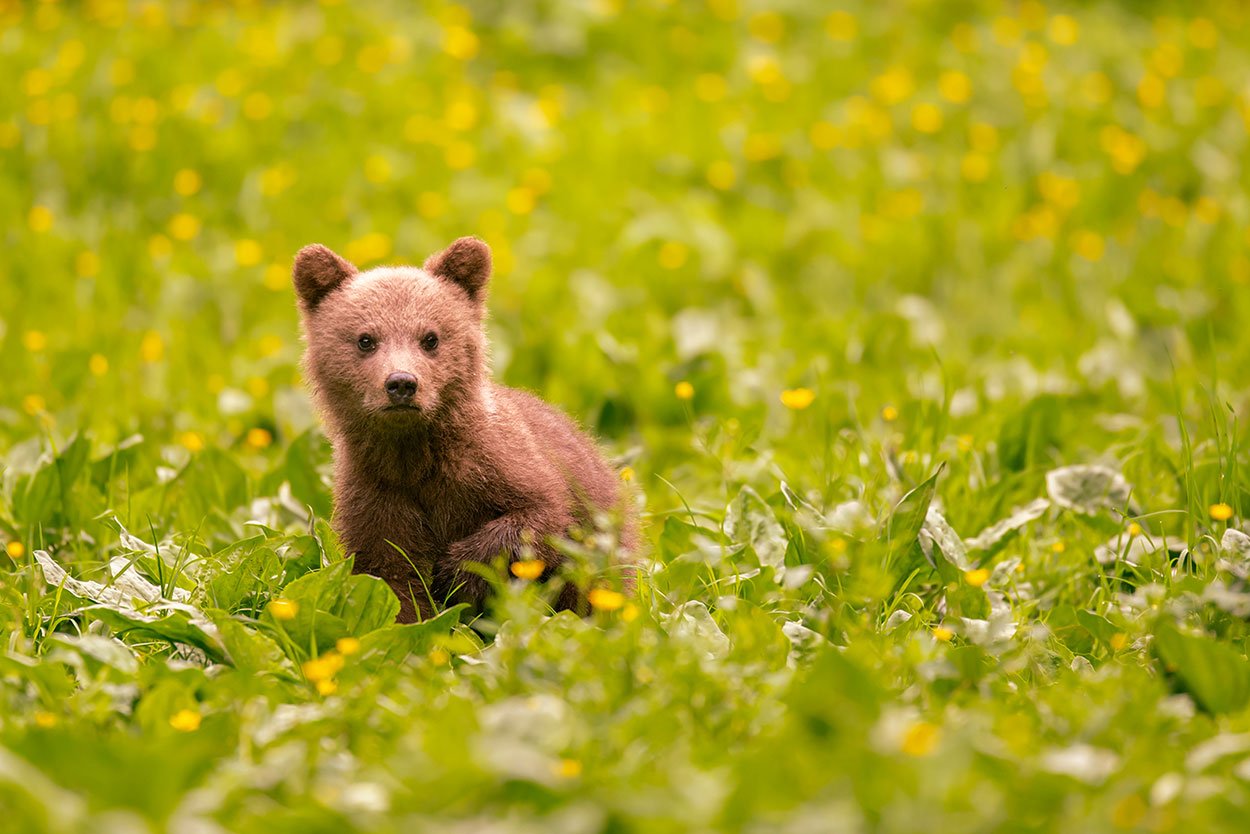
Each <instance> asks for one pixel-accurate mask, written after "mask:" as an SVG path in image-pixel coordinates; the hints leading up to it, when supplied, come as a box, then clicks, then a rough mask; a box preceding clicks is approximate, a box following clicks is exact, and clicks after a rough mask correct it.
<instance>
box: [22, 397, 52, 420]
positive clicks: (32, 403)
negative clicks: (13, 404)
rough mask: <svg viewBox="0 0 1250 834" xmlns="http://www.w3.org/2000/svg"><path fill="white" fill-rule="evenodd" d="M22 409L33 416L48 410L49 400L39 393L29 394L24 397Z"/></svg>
mask: <svg viewBox="0 0 1250 834" xmlns="http://www.w3.org/2000/svg"><path fill="white" fill-rule="evenodd" d="M22 410H23V411H25V412H26V413H27V414H29V415H31V416H32V417H33V416H35V415H36V414H41V413H43V412H45V411H47V410H48V402H47V400H45V399H44V398H43V397H42V396H40V395H39V394H27V395H26V396H25V397H22Z"/></svg>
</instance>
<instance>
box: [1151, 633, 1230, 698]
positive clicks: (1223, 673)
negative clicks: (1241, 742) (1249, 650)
mask: <svg viewBox="0 0 1250 834" xmlns="http://www.w3.org/2000/svg"><path fill="white" fill-rule="evenodd" d="M1155 651H1156V652H1157V653H1158V655H1159V658H1160V659H1161V660H1162V661H1163V662H1164V663H1165V664H1166V665H1167V669H1168V671H1170V672H1173V673H1175V675H1176V677H1177V679H1178V680H1179V681H1180V683H1181V686H1182V687H1183V688H1184V690H1185V691H1186V692H1188V693H1189V694H1190V695H1192V696H1193V698H1194V700H1195V701H1197V702H1198V705H1199V706H1201V707H1202V708H1203V709H1205V710H1207V711H1208V712H1212V713H1217V714H1218V713H1226V712H1236V711H1237V710H1240V709H1242V708H1244V707H1245V706H1246V704H1247V703H1250V661H1247V660H1246V658H1245V657H1243V656H1242V655H1241V653H1239V652H1238V651H1236V650H1235V649H1233V648H1232V647H1231V646H1229V645H1227V644H1226V643H1221V642H1219V641H1218V640H1216V639H1215V638H1213V637H1207V636H1205V635H1203V636H1194V635H1189V634H1184V633H1182V632H1180V631H1179V630H1177V628H1176V627H1175V626H1173V625H1171V624H1169V623H1163V624H1161V625H1160V626H1159V627H1158V628H1157V629H1156V630H1155Z"/></svg>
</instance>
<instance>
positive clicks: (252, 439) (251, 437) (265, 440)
mask: <svg viewBox="0 0 1250 834" xmlns="http://www.w3.org/2000/svg"><path fill="white" fill-rule="evenodd" d="M271 443H273V435H272V434H270V432H269V430H268V429H262V428H259V427H257V428H254V429H248V432H247V445H248V446H251V447H252V448H253V449H266V448H268V447H269V445H270V444H271Z"/></svg>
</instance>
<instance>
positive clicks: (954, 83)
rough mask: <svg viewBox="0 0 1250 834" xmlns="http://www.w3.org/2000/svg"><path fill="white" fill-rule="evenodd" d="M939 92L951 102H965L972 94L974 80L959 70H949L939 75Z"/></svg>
mask: <svg viewBox="0 0 1250 834" xmlns="http://www.w3.org/2000/svg"><path fill="white" fill-rule="evenodd" d="M938 93H940V94H941V96H942V98H944V99H946V100H947V101H949V102H950V103H951V104H963V103H964V102H966V101H967V100H968V99H969V98H971V96H972V81H971V80H970V79H969V78H968V76H967V75H965V74H964V73H962V72H960V71H959V70H947V71H946V72H944V73H942V74H941V75H939V76H938Z"/></svg>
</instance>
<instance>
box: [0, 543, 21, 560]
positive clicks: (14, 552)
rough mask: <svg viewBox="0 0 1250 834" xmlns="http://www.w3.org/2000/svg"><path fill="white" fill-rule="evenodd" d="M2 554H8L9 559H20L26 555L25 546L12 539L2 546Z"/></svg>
mask: <svg viewBox="0 0 1250 834" xmlns="http://www.w3.org/2000/svg"><path fill="white" fill-rule="evenodd" d="M4 552H5V553H7V554H9V558H10V559H20V558H22V557H23V556H25V555H26V545H24V544H22V543H21V542H19V541H17V540H16V539H14V540H13V541H11V542H9V543H8V544H6V545H5V546H4Z"/></svg>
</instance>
